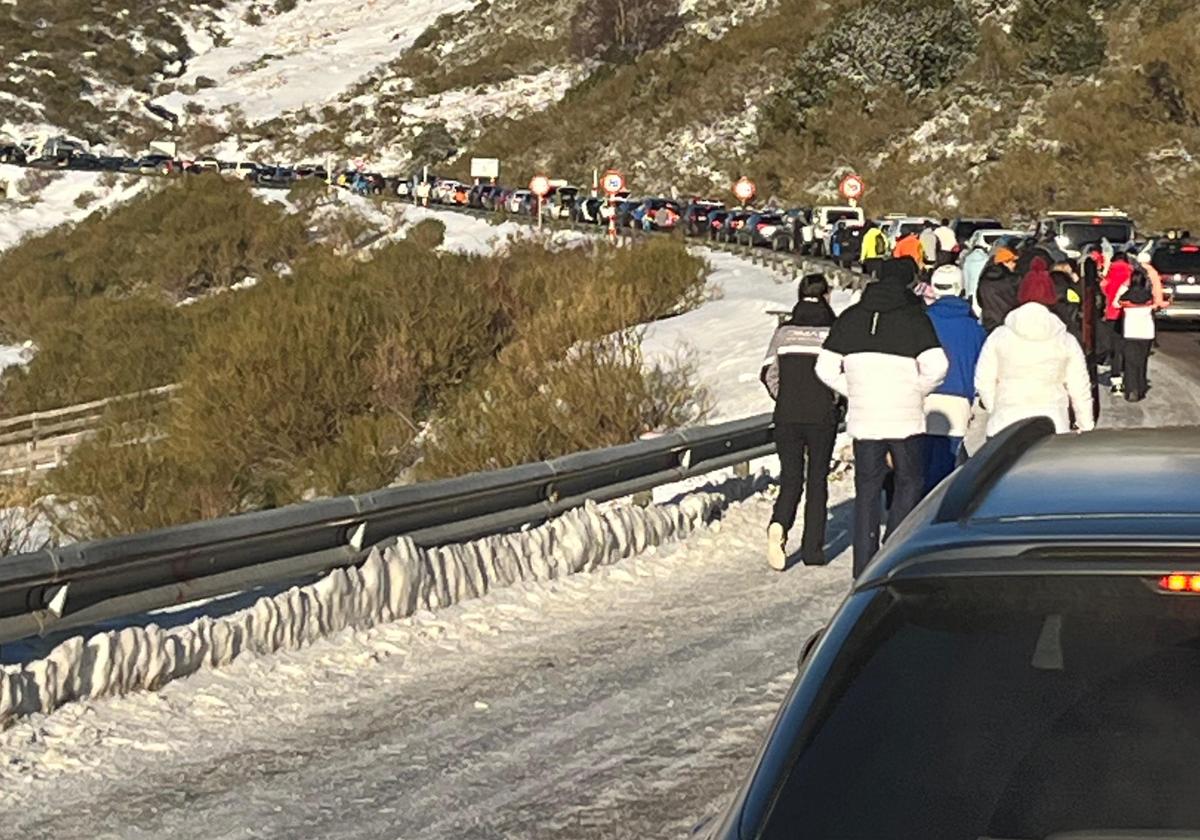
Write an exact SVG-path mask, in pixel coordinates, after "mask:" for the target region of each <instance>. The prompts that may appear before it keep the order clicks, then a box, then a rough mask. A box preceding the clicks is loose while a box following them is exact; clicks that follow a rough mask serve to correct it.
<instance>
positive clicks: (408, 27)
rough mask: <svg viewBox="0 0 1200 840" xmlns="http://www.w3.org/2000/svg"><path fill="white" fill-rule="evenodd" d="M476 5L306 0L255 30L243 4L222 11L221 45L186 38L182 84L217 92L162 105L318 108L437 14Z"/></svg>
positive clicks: (262, 110) (463, 0) (463, 1)
mask: <svg viewBox="0 0 1200 840" xmlns="http://www.w3.org/2000/svg"><path fill="white" fill-rule="evenodd" d="M471 5H472V4H471V2H470V0H427V2H413V0H301V2H299V3H297V4H296V7H295V8H294V9H293V10H292V11H290V12H285V13H283V14H280V15H275V16H272V17H270V18H268V19H267V20H266V21H265V23H264V24H263V25H259V26H252V25H250V24H249V23H247V22H246V21H245V20H244V19H243V14H244V11H245V10H244V8H243V7H242V4H233V5H232V6H231V7H230V8H229V9H227V10H226V11H224V12H223V13H221V14H222V16H223V17H224V21H223V22H222V24H221V27H220V28H221V30H222V33H223V34H224V37H225V39H226V41H225V43H224V44H223V45H222V46H217V45H216V44H215V43H214V42H213V39H212V38H211V37H210V36H209V35H208V34H207V33H206V32H203V31H196V30H193V31H192V32H190V33H189V36H188V40H189V44H190V45H191V47H192V49H193V50H194V51H195V52H196V54H197V55H196V57H195V58H193V59H192V60H191V61H189V62H188V66H187V70H186V71H185V73H184V74H183V76H182V77H181V78H180V79H179V82H180V83H181V84H195V82H196V80H197V79H198V78H200V77H201V76H203V77H205V78H207V79H210V80H212V82H214V83H215V86H214V87H211V88H207V89H200V90H197V91H196V92H195V93H192V94H184V93H182V92H180V91H176V92H173V93H170V94H167V95H166V96H163V97H160V98H159V99H157V100H156V102H157V103H158V104H160V105H162V106H163V107H165V108H167V109H168V110H170V111H172V112H174V113H180V114H182V113H183V112H184V106H185V104H186V103H187V102H195V103H196V104H198V105H200V106H202V107H203V108H204V109H205V110H206V111H208V112H210V113H227V112H228V111H229V109H232V108H235V107H236V108H238V109H240V110H241V111H242V113H244V114H245V115H246V117H247V119H248V120H250V121H251V122H260V121H263V120H268V119H271V118H272V117H276V116H279V115H280V114H283V113H286V112H288V111H294V110H298V109H300V108H304V107H308V106H313V105H320V104H321V103H322V102H326V101H328V100H330V99H332V98H334V97H336V96H337V95H338V94H339V93H341V92H342V91H344V90H345V89H346V88H348V87H349V86H350V85H352V84H353V83H354V82H355V81H357V80H358V79H360V78H361V77H362V76H364V75H365V74H366V73H368V72H370V71H371V70H372V69H374V68H375V67H377V66H379V65H380V64H382V63H384V62H386V61H389V60H391V59H393V58H396V57H398V56H399V55H400V53H401V52H402V51H403V50H404V49H405V48H406V47H408V46H409V45H411V44H412V42H413V41H414V40H416V38H417V36H418V35H420V34H421V33H422V32H423V31H424V30H425V28H426V27H428V26H429V25H430V24H431V23H433V22H434V21H435V20H436V19H437V18H438V16H439V15H442V14H446V13H453V12H458V11H462V10H464V9H468V8H470V6H471Z"/></svg>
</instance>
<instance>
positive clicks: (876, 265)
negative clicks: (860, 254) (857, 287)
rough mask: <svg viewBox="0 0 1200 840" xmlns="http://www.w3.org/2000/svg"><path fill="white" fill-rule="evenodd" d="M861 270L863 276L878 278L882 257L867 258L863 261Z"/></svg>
mask: <svg viewBox="0 0 1200 840" xmlns="http://www.w3.org/2000/svg"><path fill="white" fill-rule="evenodd" d="M862 268H863V274H869V275H871V276H872V277H878V276H879V271H880V269H882V268H883V257H867V258H866V259H865V260H863V264H862Z"/></svg>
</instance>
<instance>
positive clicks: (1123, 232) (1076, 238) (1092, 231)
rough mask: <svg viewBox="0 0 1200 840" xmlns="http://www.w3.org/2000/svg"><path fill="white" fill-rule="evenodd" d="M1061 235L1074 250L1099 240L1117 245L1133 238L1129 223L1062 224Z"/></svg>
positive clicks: (1131, 227)
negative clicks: (1105, 240)
mask: <svg viewBox="0 0 1200 840" xmlns="http://www.w3.org/2000/svg"><path fill="white" fill-rule="evenodd" d="M1062 235H1063V236H1065V237H1066V238H1067V241H1068V242H1069V243H1070V246H1071V247H1072V248H1075V249H1079V248H1082V247H1083V246H1085V245H1094V244H1096V243H1097V242H1099V241H1100V240H1101V239H1107V240H1108V241H1109V242H1112V243H1114V244H1117V245H1119V244H1121V243H1124V242H1128V241H1129V240H1130V239H1132V238H1133V225H1132V224H1130V223H1129V222H1102V223H1100V224H1089V223H1088V222H1063V224H1062Z"/></svg>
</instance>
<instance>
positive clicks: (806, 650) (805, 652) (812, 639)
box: [796, 627, 825, 668]
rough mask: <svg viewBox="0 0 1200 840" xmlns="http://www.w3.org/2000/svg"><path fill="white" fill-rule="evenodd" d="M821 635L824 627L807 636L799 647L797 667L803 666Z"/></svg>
mask: <svg viewBox="0 0 1200 840" xmlns="http://www.w3.org/2000/svg"><path fill="white" fill-rule="evenodd" d="M823 635H825V628H824V627H822V628H821V629H820V630H818V631H817V632H815V633H813V634H812V635H811V636H809V637H808V641H806V642H805V643H804V646H803V647H802V648H800V658H799V659H798V660H797V661H796V667H797V668H803V667H804V663H805V662H807V661H808V657H809V656H811V655H812V652H813V649H814V648H816V646H817V642H819V641H821V637H822V636H823Z"/></svg>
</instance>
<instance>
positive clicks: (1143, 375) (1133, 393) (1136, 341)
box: [1117, 271, 1156, 402]
mask: <svg viewBox="0 0 1200 840" xmlns="http://www.w3.org/2000/svg"><path fill="white" fill-rule="evenodd" d="M1117 302H1118V304H1119V305H1120V307H1121V309H1122V312H1123V317H1122V318H1121V335H1122V338H1123V339H1124V345H1125V348H1124V349H1125V353H1124V357H1125V358H1124V362H1125V367H1124V369H1123V371H1122V373H1123V377H1122V378H1123V381H1124V384H1125V400H1126V401H1127V402H1141V401H1142V400H1144V399H1145V398H1146V391H1147V390H1148V389H1149V385H1148V383H1147V373H1148V368H1149V365H1150V348H1151V347H1152V346H1153V345H1154V335H1155V326H1154V310H1155V309H1156V307H1155V303H1154V288H1153V284H1152V282H1151V278H1150V275H1149V274H1148V273H1147V272H1144V271H1136V272H1134V274H1133V277H1132V279H1131V280H1130V281H1129V285H1128V286H1127V287H1125V289H1124V290H1122V291H1121V292H1120V293H1119V295H1118V298H1117Z"/></svg>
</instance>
